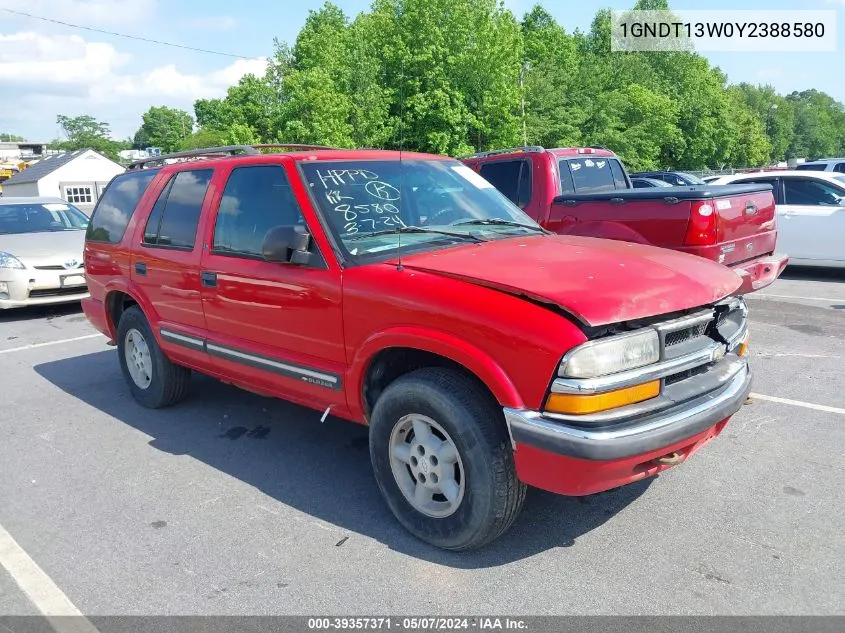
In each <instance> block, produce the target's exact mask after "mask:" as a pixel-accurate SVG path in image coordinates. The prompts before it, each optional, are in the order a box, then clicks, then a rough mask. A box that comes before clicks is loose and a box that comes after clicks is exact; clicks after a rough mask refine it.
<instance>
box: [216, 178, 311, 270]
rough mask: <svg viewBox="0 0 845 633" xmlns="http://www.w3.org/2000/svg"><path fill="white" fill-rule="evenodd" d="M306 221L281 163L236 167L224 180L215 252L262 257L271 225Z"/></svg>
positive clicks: (303, 222)
mask: <svg viewBox="0 0 845 633" xmlns="http://www.w3.org/2000/svg"><path fill="white" fill-rule="evenodd" d="M294 224H302V225H304V224H305V219H304V218H303V216H302V212H301V211H300V209H299V204H298V203H297V201H296V196H295V195H294V193H293V190H292V189H291V186H290V181H289V180H288V177H287V174H286V173H285V170H284V168H283V167H281V166H280V165H260V166H254V167H238V168H237V169H233V170H232V174H231V175H230V176H229V179H228V180H227V181H226V187H225V189H224V190H223V198H222V199H221V201H220V209H219V210H218V211H217V221H216V222H215V225H214V248H213V250H214V252H215V253H216V254H218V255H241V256H246V257H254V258H261V259H263V253H262V248H261V247H262V244H263V243H264V236H265V235H266V234H267V231H269V230H270V229H271V228H273V227H274V226H280V225H294Z"/></svg>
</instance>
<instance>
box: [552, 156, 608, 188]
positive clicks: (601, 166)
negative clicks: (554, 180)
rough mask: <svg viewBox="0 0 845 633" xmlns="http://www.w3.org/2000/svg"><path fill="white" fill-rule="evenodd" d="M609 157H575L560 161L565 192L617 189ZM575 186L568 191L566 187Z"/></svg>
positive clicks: (561, 178)
mask: <svg viewBox="0 0 845 633" xmlns="http://www.w3.org/2000/svg"><path fill="white" fill-rule="evenodd" d="M610 163H611V161H610V160H608V159H607V158H574V159H567V160H561V161H559V162H558V165H559V169H560V180H561V187H562V188H563V193H598V192H601V191H615V190H616V182H615V180H614V178H613V171H612V170H611V167H610ZM567 186H571V187H574V189H573V190H569V191H567V189H566V187H567Z"/></svg>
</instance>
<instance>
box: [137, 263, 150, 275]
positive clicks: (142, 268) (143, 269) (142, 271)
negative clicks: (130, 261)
mask: <svg viewBox="0 0 845 633" xmlns="http://www.w3.org/2000/svg"><path fill="white" fill-rule="evenodd" d="M135 273H136V274H138V275H146V274H147V264H146V263H145V262H135Z"/></svg>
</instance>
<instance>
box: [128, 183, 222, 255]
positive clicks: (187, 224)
mask: <svg viewBox="0 0 845 633" xmlns="http://www.w3.org/2000/svg"><path fill="white" fill-rule="evenodd" d="M213 173H214V172H213V170H211V169H203V170H195V171H180V172H178V173H177V174H176V175H175V176H173V177H172V178H171V179H170V182H169V183H167V186H166V187H165V188H164V190H163V191H162V192H161V194H160V195H159V197H158V200H156V203H155V205H154V206H153V210H152V211H151V212H150V218H149V220H148V221H147V226H146V228H145V229H144V243H145V244H148V245H150V246H168V247H172V248H179V249H185V250H192V249H193V248H194V244H195V243H196V239H197V225H198V224H199V219H200V213H201V212H202V203H203V200H204V199H205V194H206V191H208V183H209V182H210V181H211V175H212V174H213Z"/></svg>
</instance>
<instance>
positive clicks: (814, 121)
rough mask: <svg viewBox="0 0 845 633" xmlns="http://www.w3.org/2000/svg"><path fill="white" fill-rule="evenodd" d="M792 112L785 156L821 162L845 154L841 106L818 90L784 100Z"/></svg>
mask: <svg viewBox="0 0 845 633" xmlns="http://www.w3.org/2000/svg"><path fill="white" fill-rule="evenodd" d="M786 99H787V101H788V102H789V103H790V104H791V105H792V106H793V108H794V110H795V128H794V129H795V135H794V136H793V139H792V143H791V144H790V147H789V150H788V151H789V155H790V156H795V157H806V158H811V159H812V158H822V157H826V156H833V155H837V154H839V155H841V154H843V153H845V106H843V105H842V104H841V103H839V102H838V101H835V100H834V99H833V98H832V97H831V96H830V95H828V94H825V93H824V92H820V91H818V90H805V91H803V92H793V93H792V94H790V95H789V96H787V97H786Z"/></svg>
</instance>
